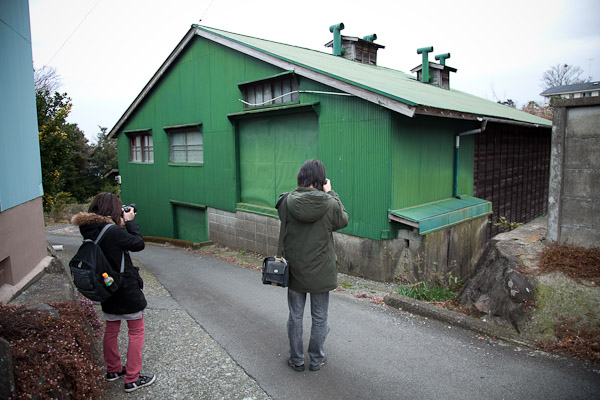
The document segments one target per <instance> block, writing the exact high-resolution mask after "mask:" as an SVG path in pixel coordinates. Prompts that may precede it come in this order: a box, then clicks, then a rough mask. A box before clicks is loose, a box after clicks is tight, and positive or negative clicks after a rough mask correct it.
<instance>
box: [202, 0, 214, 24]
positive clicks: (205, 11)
mask: <svg viewBox="0 0 600 400" xmlns="http://www.w3.org/2000/svg"><path fill="white" fill-rule="evenodd" d="M214 1H215V0H210V3H209V4H208V6H207V7H206V10H204V13H203V14H202V17H200V21H198V22H202V20H203V19H204V16H205V15H206V13H207V12H208V9H209V8H210V6H212V3H214Z"/></svg>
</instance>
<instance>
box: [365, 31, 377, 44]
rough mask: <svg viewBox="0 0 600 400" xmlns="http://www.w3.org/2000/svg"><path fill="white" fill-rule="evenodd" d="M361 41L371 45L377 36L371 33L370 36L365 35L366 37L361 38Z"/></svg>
mask: <svg viewBox="0 0 600 400" xmlns="http://www.w3.org/2000/svg"><path fill="white" fill-rule="evenodd" d="M363 40H366V41H367V42H371V43H373V42H374V41H376V40H377V34H376V33H373V34H372V35H367V36H365V37H363Z"/></svg>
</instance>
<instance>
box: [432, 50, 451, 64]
mask: <svg viewBox="0 0 600 400" xmlns="http://www.w3.org/2000/svg"><path fill="white" fill-rule="evenodd" d="M447 58H450V53H444V54H438V55H437V56H435V59H436V60H438V61H439V62H440V64H442V65H446V59H447Z"/></svg>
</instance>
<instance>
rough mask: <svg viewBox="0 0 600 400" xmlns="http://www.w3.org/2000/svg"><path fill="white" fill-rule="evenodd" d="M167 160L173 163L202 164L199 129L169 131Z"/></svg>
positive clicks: (187, 128) (202, 153)
mask: <svg viewBox="0 0 600 400" xmlns="http://www.w3.org/2000/svg"><path fill="white" fill-rule="evenodd" d="M167 132H168V133H169V150H170V151H169V152H170V156H169V160H170V161H171V162H174V163H192V164H202V163H204V144H203V140H202V131H201V130H200V128H199V127H197V126H194V127H186V128H178V129H169V130H168V131H167Z"/></svg>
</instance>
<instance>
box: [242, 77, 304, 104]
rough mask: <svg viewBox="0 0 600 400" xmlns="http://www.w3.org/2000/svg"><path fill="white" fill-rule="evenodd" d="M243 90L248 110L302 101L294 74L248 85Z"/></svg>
mask: <svg viewBox="0 0 600 400" xmlns="http://www.w3.org/2000/svg"><path fill="white" fill-rule="evenodd" d="M241 89H242V92H243V93H244V99H245V106H246V108H252V107H262V106H269V105H277V104H282V103H290V102H297V101H300V93H299V92H298V82H297V81H296V79H295V78H294V76H293V75H292V74H287V75H285V76H278V77H277V78H272V79H266V80H263V81H259V82H252V83H248V84H245V85H244V86H243V87H242V88H241Z"/></svg>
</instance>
